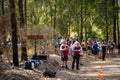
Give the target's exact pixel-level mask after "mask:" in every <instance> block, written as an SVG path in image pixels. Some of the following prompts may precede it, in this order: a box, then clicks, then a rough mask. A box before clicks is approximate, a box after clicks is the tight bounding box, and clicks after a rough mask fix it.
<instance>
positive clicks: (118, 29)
mask: <svg viewBox="0 0 120 80" xmlns="http://www.w3.org/2000/svg"><path fill="white" fill-rule="evenodd" d="M116 4H117V34H118V42H119V41H120V28H119V5H118V0H116Z"/></svg>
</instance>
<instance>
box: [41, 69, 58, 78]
mask: <svg viewBox="0 0 120 80" xmlns="http://www.w3.org/2000/svg"><path fill="white" fill-rule="evenodd" d="M43 76H44V77H51V78H54V77H56V72H54V71H51V70H48V69H46V70H45V71H44V72H43Z"/></svg>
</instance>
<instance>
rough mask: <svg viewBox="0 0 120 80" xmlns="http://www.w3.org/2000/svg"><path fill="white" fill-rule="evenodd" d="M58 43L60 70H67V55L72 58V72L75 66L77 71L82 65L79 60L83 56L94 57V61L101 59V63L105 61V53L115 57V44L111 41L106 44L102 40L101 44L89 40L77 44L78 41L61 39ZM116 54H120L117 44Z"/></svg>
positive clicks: (119, 47)
mask: <svg viewBox="0 0 120 80" xmlns="http://www.w3.org/2000/svg"><path fill="white" fill-rule="evenodd" d="M59 41H60V43H59V45H58V47H59V50H60V52H59V53H60V55H61V61H62V68H66V69H69V68H68V64H67V61H68V58H69V55H70V56H71V57H72V63H71V68H72V70H74V67H75V65H76V70H79V65H83V64H82V62H81V59H82V57H83V56H84V55H88V56H91V55H94V56H95V60H96V59H98V58H99V57H101V58H102V60H103V61H104V60H105V57H106V53H109V54H111V55H115V52H114V49H115V43H114V42H113V41H108V42H106V41H105V40H102V41H101V42H97V41H96V40H94V39H90V38H89V39H88V41H86V42H85V41H84V40H83V41H81V43H79V41H78V39H74V40H73V39H68V38H62V39H61V40H59ZM118 53H120V43H119V44H118ZM101 54H102V55H101ZM100 55H101V56H100Z"/></svg>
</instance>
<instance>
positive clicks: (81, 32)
mask: <svg viewBox="0 0 120 80" xmlns="http://www.w3.org/2000/svg"><path fill="white" fill-rule="evenodd" d="M80 39H81V41H82V39H83V0H81V27H80Z"/></svg>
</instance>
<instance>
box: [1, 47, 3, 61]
mask: <svg viewBox="0 0 120 80" xmlns="http://www.w3.org/2000/svg"><path fill="white" fill-rule="evenodd" d="M2 54H3V51H2V47H1V46H0V61H2Z"/></svg>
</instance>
